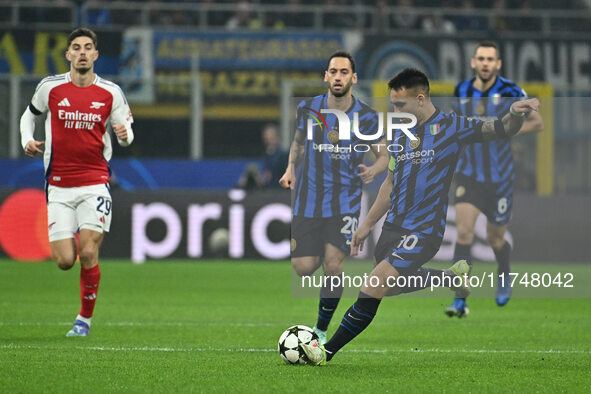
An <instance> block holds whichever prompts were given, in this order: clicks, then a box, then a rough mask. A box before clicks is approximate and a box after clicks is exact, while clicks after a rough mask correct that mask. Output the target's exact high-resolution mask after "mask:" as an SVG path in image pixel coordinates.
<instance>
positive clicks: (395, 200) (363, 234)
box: [301, 69, 539, 365]
mask: <svg viewBox="0 0 591 394" xmlns="http://www.w3.org/2000/svg"><path fill="white" fill-rule="evenodd" d="M388 87H389V88H390V100H391V102H392V103H393V104H394V109H395V111H396V112H405V113H408V114H412V115H414V116H415V117H416V119H417V124H416V126H414V127H412V128H410V129H409V130H410V131H411V133H412V134H413V135H414V136H415V137H416V140H412V139H410V137H408V136H406V135H404V134H403V132H402V131H401V130H396V133H395V135H394V138H398V143H400V144H402V145H404V152H402V153H401V152H398V153H391V154H390V155H391V157H390V164H389V166H388V169H389V171H388V175H387V177H386V179H385V180H384V182H383V184H382V186H381V187H380V191H379V193H378V197H377V198H376V201H375V202H374V204H373V206H372V207H371V209H370V211H369V213H368V214H367V217H366V219H365V220H364V222H363V223H361V225H360V226H359V229H358V230H357V231H356V232H355V234H353V238H352V242H351V254H352V255H356V254H357V253H358V252H359V251H360V250H362V249H363V243H364V240H365V239H366V238H367V237H368V236H369V234H370V232H371V231H372V230H373V227H374V226H375V224H376V223H377V221H378V220H379V219H380V218H381V217H382V216H383V215H384V214H386V213H387V216H386V220H385V222H384V226H383V228H382V234H381V236H380V239H379V241H378V244H377V246H376V251H375V259H376V262H377V265H376V266H375V268H374V269H373V271H372V272H371V274H370V275H369V280H368V282H367V283H366V284H365V285H364V286H363V287H362V288H361V291H360V293H359V297H358V299H357V301H356V302H355V304H353V305H352V306H351V307H350V308H349V310H348V311H347V312H346V313H345V316H344V317H343V320H342V322H341V324H340V326H339V328H338V329H337V331H336V333H335V334H334V335H333V337H332V338H331V339H330V340H329V341H328V342H327V343H326V344H325V345H324V346H322V345H320V346H310V345H301V346H302V349H303V350H304V351H305V353H306V355H307V356H308V358H309V360H310V363H311V364H312V365H320V364H324V363H326V362H327V361H330V360H331V359H332V357H333V356H334V355H335V354H336V352H338V351H339V350H340V349H341V348H342V347H343V346H345V345H346V344H347V343H349V342H350V341H351V340H352V339H353V338H355V337H356V336H357V335H359V334H360V333H361V332H362V331H363V330H364V329H365V328H366V327H367V326H368V325H369V324H370V323H371V321H372V319H373V318H374V316H375V314H376V312H377V310H378V306H379V305H380V302H381V300H382V298H383V297H385V296H386V295H395V294H399V293H400V292H402V291H405V290H407V291H408V290H409V289H403V288H400V287H396V286H395V281H396V279H397V278H398V277H400V276H409V275H411V274H413V273H416V272H417V269H418V268H419V267H421V266H422V265H423V264H424V263H426V262H427V261H429V260H430V259H431V258H432V257H433V256H434V255H435V253H436V252H437V250H438V249H439V246H440V245H441V241H442V239H443V233H444V230H445V219H446V211H447V201H448V191H449V188H450V184H451V180H452V175H453V172H454V169H455V167H456V164H457V161H458V158H459V156H460V153H461V151H462V148H463V147H464V146H465V145H467V144H470V143H474V142H483V141H490V140H493V139H503V138H506V137H509V136H513V135H515V134H516V133H517V131H518V130H519V129H520V128H521V126H522V124H523V119H524V115H525V114H527V113H530V112H532V111H537V109H538V105H539V102H538V100H537V99H530V100H524V101H518V102H515V103H513V104H512V106H511V110H510V114H507V115H506V116H505V117H503V120H502V121H500V120H496V121H492V120H491V121H486V122H482V121H479V120H470V119H467V118H463V117H459V116H457V115H455V114H446V113H443V112H441V111H440V110H438V109H437V108H435V106H434V105H433V103H432V102H431V100H430V95H429V80H428V79H427V76H426V75H425V74H424V73H423V72H421V71H419V70H416V69H405V70H403V71H401V72H400V73H398V74H397V75H396V76H395V77H394V78H392V79H391V80H390V81H389V83H388ZM468 269H469V267H468V264H467V263H466V262H465V261H460V262H457V263H456V264H454V266H452V268H451V269H450V270H446V271H440V270H435V269H426V268H423V270H424V271H426V272H428V273H429V274H430V275H437V276H439V275H441V276H445V275H465V274H467V272H468ZM427 286H428V283H427V281H425V283H423V286H422V288H424V287H427ZM420 288H421V286H417V287H416V288H414V289H411V290H418V289H420Z"/></svg>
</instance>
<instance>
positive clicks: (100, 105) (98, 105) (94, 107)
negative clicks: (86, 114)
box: [90, 101, 105, 109]
mask: <svg viewBox="0 0 591 394" xmlns="http://www.w3.org/2000/svg"><path fill="white" fill-rule="evenodd" d="M104 105H105V103H101V102H98V101H93V102H92V104H91V105H90V108H92V109H100V108H101V107H102V106H104Z"/></svg>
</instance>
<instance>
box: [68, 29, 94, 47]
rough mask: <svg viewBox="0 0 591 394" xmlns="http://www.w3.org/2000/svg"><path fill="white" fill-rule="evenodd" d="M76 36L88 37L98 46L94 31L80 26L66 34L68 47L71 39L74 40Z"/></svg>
mask: <svg viewBox="0 0 591 394" xmlns="http://www.w3.org/2000/svg"><path fill="white" fill-rule="evenodd" d="M78 37H89V38H90V39H92V43H93V44H94V47H95V48H98V40H97V38H96V33H95V32H93V31H92V30H90V29H88V28H86V27H80V28H78V29H76V30H74V31H73V32H71V33H70V35H69V36H68V48H69V47H70V44H71V43H72V41H74V40H75V39H76V38H78Z"/></svg>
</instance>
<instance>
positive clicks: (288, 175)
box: [279, 165, 294, 189]
mask: <svg viewBox="0 0 591 394" xmlns="http://www.w3.org/2000/svg"><path fill="white" fill-rule="evenodd" d="M279 184H280V185H281V187H282V188H284V189H293V186H294V176H293V168H292V166H291V165H290V166H288V167H287V170H285V174H283V176H282V177H281V179H279Z"/></svg>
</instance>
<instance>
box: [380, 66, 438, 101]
mask: <svg viewBox="0 0 591 394" xmlns="http://www.w3.org/2000/svg"><path fill="white" fill-rule="evenodd" d="M388 87H389V88H390V90H400V89H407V90H408V89H413V88H422V89H424V90H425V93H426V95H427V96H429V78H427V75H426V74H425V73H424V72H422V71H421V70H417V69H416V68H405V69H404V70H402V71H400V72H399V73H398V74H396V75H395V76H394V77H393V78H392V79H391V80H390V81H389V82H388Z"/></svg>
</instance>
